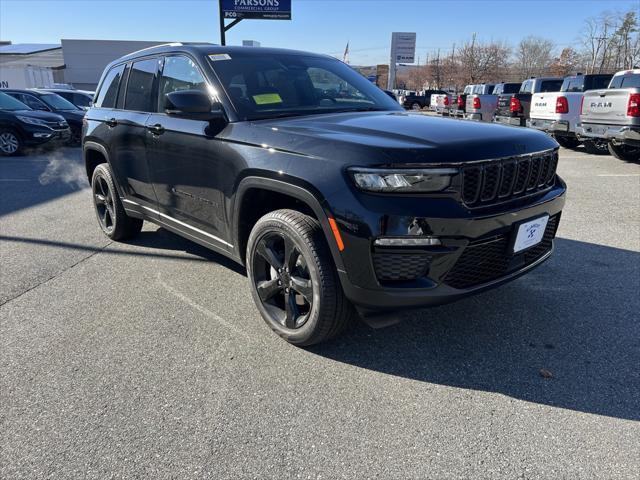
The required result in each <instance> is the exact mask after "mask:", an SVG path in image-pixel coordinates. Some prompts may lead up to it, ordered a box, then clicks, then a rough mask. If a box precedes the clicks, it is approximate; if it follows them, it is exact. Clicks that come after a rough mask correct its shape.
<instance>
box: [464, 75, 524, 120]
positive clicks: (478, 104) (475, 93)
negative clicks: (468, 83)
mask: <svg viewBox="0 0 640 480" xmlns="http://www.w3.org/2000/svg"><path fill="white" fill-rule="evenodd" d="M519 90H520V84H519V83H498V84H496V85H493V84H490V83H489V84H487V83H485V84H481V85H474V86H473V88H472V90H471V94H469V95H467V98H466V100H465V102H466V105H465V114H464V118H466V119H468V120H480V121H482V122H491V121H493V116H494V114H495V113H496V107H497V106H498V95H502V94H508V93H518V91H519Z"/></svg>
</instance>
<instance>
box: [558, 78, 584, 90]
mask: <svg viewBox="0 0 640 480" xmlns="http://www.w3.org/2000/svg"><path fill="white" fill-rule="evenodd" d="M560 91H561V92H582V91H584V77H582V76H580V77H568V78H565V79H564V81H563V82H562V86H561V87H560Z"/></svg>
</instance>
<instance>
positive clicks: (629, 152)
mask: <svg viewBox="0 0 640 480" xmlns="http://www.w3.org/2000/svg"><path fill="white" fill-rule="evenodd" d="M607 148H608V149H609V153H610V154H611V155H613V156H614V157H616V158H617V159H618V160H624V161H626V162H637V161H639V160H640V147H632V146H630V145H614V144H613V143H611V142H610V143H609V144H608V145H607Z"/></svg>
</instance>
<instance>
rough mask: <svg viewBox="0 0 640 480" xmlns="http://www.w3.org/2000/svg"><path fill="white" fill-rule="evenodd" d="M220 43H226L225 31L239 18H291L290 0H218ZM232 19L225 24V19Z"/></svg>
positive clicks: (238, 21)
mask: <svg viewBox="0 0 640 480" xmlns="http://www.w3.org/2000/svg"><path fill="white" fill-rule="evenodd" d="M219 6H220V45H226V43H227V42H226V35H225V34H226V32H227V30H229V29H230V28H232V27H234V26H235V25H237V24H238V23H240V21H241V20H243V19H245V18H247V19H254V20H291V0H219ZM227 19H229V20H233V21H232V22H231V23H230V24H229V25H225V20H227Z"/></svg>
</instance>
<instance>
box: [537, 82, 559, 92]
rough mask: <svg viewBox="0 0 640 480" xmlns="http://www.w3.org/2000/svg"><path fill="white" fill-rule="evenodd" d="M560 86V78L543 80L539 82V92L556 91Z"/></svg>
mask: <svg viewBox="0 0 640 480" xmlns="http://www.w3.org/2000/svg"><path fill="white" fill-rule="evenodd" d="M561 86H562V80H544V81H543V82H542V83H541V84H540V91H541V92H558V91H560V87H561Z"/></svg>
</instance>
